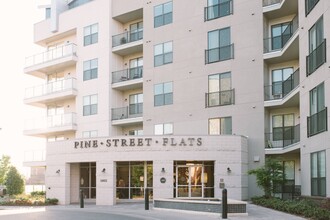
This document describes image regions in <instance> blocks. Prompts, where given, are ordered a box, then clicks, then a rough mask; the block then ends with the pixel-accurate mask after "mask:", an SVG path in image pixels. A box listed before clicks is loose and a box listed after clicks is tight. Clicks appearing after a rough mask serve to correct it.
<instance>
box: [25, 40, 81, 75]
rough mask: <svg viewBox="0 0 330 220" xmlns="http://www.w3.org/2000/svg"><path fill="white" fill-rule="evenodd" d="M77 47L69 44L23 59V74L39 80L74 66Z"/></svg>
mask: <svg viewBox="0 0 330 220" xmlns="http://www.w3.org/2000/svg"><path fill="white" fill-rule="evenodd" d="M76 50H77V45H75V44H73V43H71V44H67V45H63V46H60V47H56V48H54V49H51V50H48V51H46V52H43V53H39V54H36V55H33V56H30V57H27V58H26V59H25V68H24V72H25V73H27V74H31V75H34V76H37V77H40V78H44V75H45V74H47V73H49V72H54V71H56V70H58V69H61V68H65V67H68V66H72V65H75V64H76V62H77V55H76Z"/></svg>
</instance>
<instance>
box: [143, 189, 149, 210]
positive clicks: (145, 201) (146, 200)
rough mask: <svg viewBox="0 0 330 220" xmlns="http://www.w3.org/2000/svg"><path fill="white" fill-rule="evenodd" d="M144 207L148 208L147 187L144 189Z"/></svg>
mask: <svg viewBox="0 0 330 220" xmlns="http://www.w3.org/2000/svg"><path fill="white" fill-rule="evenodd" d="M144 209H145V210H149V189H148V188H145V189H144Z"/></svg>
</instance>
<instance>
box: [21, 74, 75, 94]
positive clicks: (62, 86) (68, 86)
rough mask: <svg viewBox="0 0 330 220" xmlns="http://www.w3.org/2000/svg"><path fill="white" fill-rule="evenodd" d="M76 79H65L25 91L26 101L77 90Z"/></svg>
mask: <svg viewBox="0 0 330 220" xmlns="http://www.w3.org/2000/svg"><path fill="white" fill-rule="evenodd" d="M76 81H77V80H76V79H75V78H69V79H63V80H59V81H55V82H50V83H47V84H44V85H39V86H34V87H31V88H27V89H25V99H29V98H35V97H41V96H45V95H50V94H54V93H58V92H63V91H67V90H72V89H77V86H76V83H77V82H76Z"/></svg>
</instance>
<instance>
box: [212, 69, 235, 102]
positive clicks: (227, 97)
mask: <svg viewBox="0 0 330 220" xmlns="http://www.w3.org/2000/svg"><path fill="white" fill-rule="evenodd" d="M207 97H208V99H207V107H212V106H221V105H230V104H232V103H233V101H234V97H233V91H232V89H231V73H230V72H227V73H220V74H213V75H209V92H208V94H207Z"/></svg>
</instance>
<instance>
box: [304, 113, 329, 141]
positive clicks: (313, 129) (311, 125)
mask: <svg viewBox="0 0 330 220" xmlns="http://www.w3.org/2000/svg"><path fill="white" fill-rule="evenodd" d="M327 130H328V108H327V107H325V108H324V109H323V110H322V111H319V112H318V113H315V114H314V115H311V116H309V117H307V137H311V136H313V135H317V134H319V133H322V132H324V131H327Z"/></svg>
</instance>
